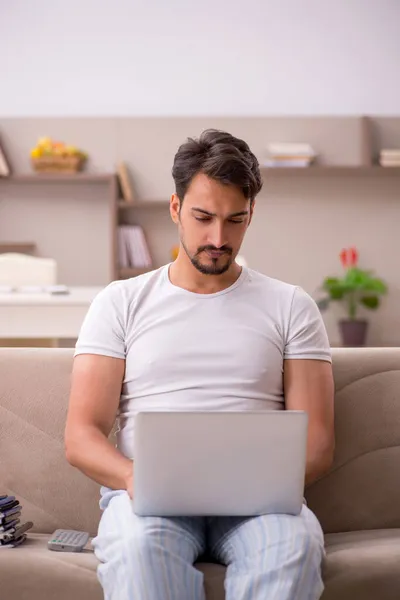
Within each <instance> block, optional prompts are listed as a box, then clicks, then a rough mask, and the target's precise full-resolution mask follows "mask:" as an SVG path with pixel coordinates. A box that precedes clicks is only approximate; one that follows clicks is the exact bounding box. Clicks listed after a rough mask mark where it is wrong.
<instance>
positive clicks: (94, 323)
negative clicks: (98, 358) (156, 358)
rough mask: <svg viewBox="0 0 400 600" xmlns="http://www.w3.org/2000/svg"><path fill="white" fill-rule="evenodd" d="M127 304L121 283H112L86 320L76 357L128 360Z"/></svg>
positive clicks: (80, 334) (101, 295) (100, 296)
mask: <svg viewBox="0 0 400 600" xmlns="http://www.w3.org/2000/svg"><path fill="white" fill-rule="evenodd" d="M124 314H125V302H124V296H123V295H122V291H121V286H120V282H113V283H110V284H109V285H108V286H107V287H105V288H104V289H103V290H101V292H99V293H98V294H97V296H96V297H95V298H94V300H93V301H92V303H91V305H90V307H89V310H88V312H87V313H86V316H85V318H84V320H83V323H82V326H81V329H80V332H79V336H78V340H77V342H76V345H75V354H74V356H77V355H78V354H102V355H104V356H111V357H113V358H123V359H124V358H125V356H126V352H125V316H124Z"/></svg>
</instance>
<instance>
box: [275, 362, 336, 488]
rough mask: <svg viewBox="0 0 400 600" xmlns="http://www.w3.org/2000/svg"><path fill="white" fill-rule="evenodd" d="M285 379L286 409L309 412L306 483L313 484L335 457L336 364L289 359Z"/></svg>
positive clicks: (286, 363)
mask: <svg viewBox="0 0 400 600" xmlns="http://www.w3.org/2000/svg"><path fill="white" fill-rule="evenodd" d="M283 383H284V395H285V406H286V409H287V410H304V411H306V412H307V413H308V440H307V466H306V485H309V484H310V483H312V482H313V481H315V480H316V479H318V478H319V477H320V476H321V475H323V473H325V472H326V471H327V470H328V469H329V468H330V466H331V464H332V460H333V453H334V448H335V434H334V407H333V405H334V383H333V375H332V366H331V364H330V363H329V362H328V361H324V360H311V359H292V360H290V359H288V360H285V361H284V367H283Z"/></svg>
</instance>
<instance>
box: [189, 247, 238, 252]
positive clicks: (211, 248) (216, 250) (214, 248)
mask: <svg viewBox="0 0 400 600" xmlns="http://www.w3.org/2000/svg"><path fill="white" fill-rule="evenodd" d="M205 250H210V251H213V250H214V251H215V252H225V254H232V252H233V250H232V248H230V247H229V246H222V247H221V248H216V247H215V246H200V248H199V249H198V250H197V254H200V253H201V252H204V251H205Z"/></svg>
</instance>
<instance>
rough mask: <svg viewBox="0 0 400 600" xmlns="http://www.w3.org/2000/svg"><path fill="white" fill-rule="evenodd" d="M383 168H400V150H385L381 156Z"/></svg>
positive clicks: (380, 161) (380, 160)
mask: <svg viewBox="0 0 400 600" xmlns="http://www.w3.org/2000/svg"><path fill="white" fill-rule="evenodd" d="M379 164H380V165H381V166H382V167H400V148H399V149H397V148H383V149H382V150H381V151H380V154H379Z"/></svg>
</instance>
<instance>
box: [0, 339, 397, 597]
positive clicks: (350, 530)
mask: <svg viewBox="0 0 400 600" xmlns="http://www.w3.org/2000/svg"><path fill="white" fill-rule="evenodd" d="M72 352H73V351H72V350H67V349H0V493H1V492H7V493H9V494H14V495H16V496H17V497H18V498H19V499H20V501H21V503H22V504H23V515H24V518H25V519H31V520H33V521H34V523H35V529H34V533H31V534H30V535H29V538H28V540H27V542H26V543H25V545H23V546H21V547H19V548H15V549H11V550H3V551H1V550H0V597H1V598H4V599H6V598H7V599H10V600H47V599H53V598H54V599H55V600H67V599H68V600H69V599H73V600H95V599H97V600H100V599H101V598H102V592H101V588H100V585H99V584H98V582H97V578H96V558H95V556H94V554H93V553H92V551H91V550H90V549H89V548H88V549H87V550H86V551H84V552H83V553H81V554H66V553H65V554H64V553H55V552H50V551H48V550H47V548H46V542H47V540H48V539H49V534H50V533H51V532H52V531H53V530H55V529H56V528H58V527H64V528H75V529H83V530H87V531H90V532H91V533H94V532H95V531H96V528H97V524H98V519H99V515H100V513H99V509H98V486H97V485H95V484H94V483H92V482H90V481H89V480H87V479H86V478H85V477H83V476H82V475H81V474H80V473H79V472H77V471H76V470H75V469H73V468H72V467H71V466H69V465H68V464H67V462H66V460H65V458H64V447H63V430H64V422H65V416H66V408H67V398H68V391H69V381H70V372H71V365H72ZM334 372H335V380H336V431H337V442H336V444H337V449H336V458H335V464H334V466H333V468H332V470H331V472H330V473H329V474H328V475H327V476H326V477H324V478H323V479H322V480H320V481H319V482H317V483H316V484H314V485H313V486H312V487H311V488H310V489H309V490H308V491H307V501H308V504H309V506H310V507H311V508H312V509H313V510H314V511H315V512H316V514H317V516H318V517H319V519H320V520H321V522H322V525H323V528H324V531H325V533H326V547H327V559H326V563H325V565H324V578H325V582H326V590H325V592H324V596H323V598H324V600H350V599H351V600H367V599H368V600H377V599H378V598H379V600H399V598H400V448H399V445H400V348H398V349H397V348H396V349H394V348H392V349H358V350H357V349H354V350H353V349H347V350H344V349H336V350H335V351H334ZM199 568H200V569H201V570H202V571H203V572H204V574H205V588H206V594H207V600H222V599H223V597H224V593H223V577H224V568H223V567H222V566H219V565H211V564H210V565H208V564H202V565H199ZM121 600H122V599H121ZM188 600H189V599H188ZM278 600H279V599H278Z"/></svg>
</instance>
